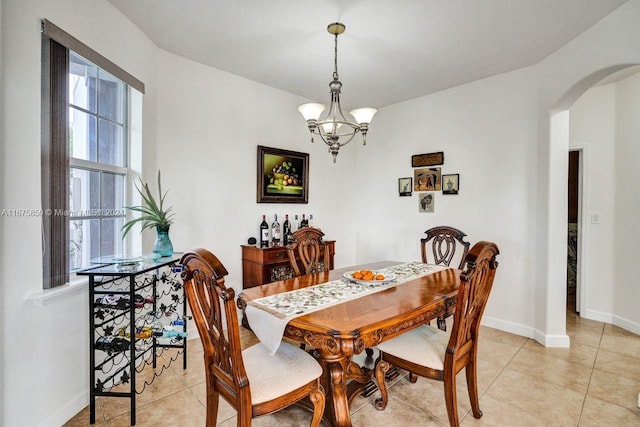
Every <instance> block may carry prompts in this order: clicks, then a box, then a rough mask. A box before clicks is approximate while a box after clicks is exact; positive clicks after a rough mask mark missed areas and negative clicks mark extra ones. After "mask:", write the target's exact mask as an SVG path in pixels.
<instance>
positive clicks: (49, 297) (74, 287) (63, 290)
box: [27, 278, 89, 307]
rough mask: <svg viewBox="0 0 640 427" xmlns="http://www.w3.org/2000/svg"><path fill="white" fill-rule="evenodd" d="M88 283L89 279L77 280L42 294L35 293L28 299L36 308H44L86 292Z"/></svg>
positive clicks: (44, 290)
mask: <svg viewBox="0 0 640 427" xmlns="http://www.w3.org/2000/svg"><path fill="white" fill-rule="evenodd" d="M88 283H89V279H87V278H82V279H77V280H74V281H72V282H69V283H67V284H65V285H62V286H58V287H56V288H53V289H43V290H42V291H40V292H34V293H32V294H31V295H29V296H28V297H27V300H28V301H31V302H32V303H33V305H35V306H38V307H44V306H45V305H49V304H51V303H53V302H55V301H58V300H60V299H62V298H66V297H68V296H71V295H77V294H79V293H81V292H84V291H85V290H86V289H87V286H86V285H87V284H88Z"/></svg>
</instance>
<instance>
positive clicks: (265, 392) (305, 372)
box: [242, 342, 322, 404]
mask: <svg viewBox="0 0 640 427" xmlns="http://www.w3.org/2000/svg"><path fill="white" fill-rule="evenodd" d="M242 359H243V361H244V368H245V371H246V372H247V377H248V378H249V387H250V388H251V402H252V403H253V404H257V403H263V402H267V401H269V400H273V399H275V398H277V397H280V396H282V395H284V394H287V393H289V392H290V391H292V390H295V389H297V388H299V387H302V386H303V385H305V384H307V383H309V382H311V381H313V380H314V379H316V378H318V377H320V375H322V367H321V366H320V364H319V363H318V362H317V361H316V360H315V359H314V358H313V356H311V355H310V354H309V353H307V352H305V351H304V350H301V349H300V348H298V347H295V346H293V345H291V344H288V343H285V342H283V343H282V344H281V345H280V347H278V350H277V351H276V353H275V354H273V355H272V354H271V353H270V352H269V349H267V347H266V346H264V345H262V344H256V345H254V346H251V347H249V348H247V349H245V350H243V351H242Z"/></svg>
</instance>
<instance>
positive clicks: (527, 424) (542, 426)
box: [460, 395, 558, 427]
mask: <svg viewBox="0 0 640 427" xmlns="http://www.w3.org/2000/svg"><path fill="white" fill-rule="evenodd" d="M480 410H481V411H482V413H483V415H482V418H479V419H476V418H474V417H473V414H471V413H469V414H468V415H467V416H466V417H464V419H463V420H462V421H461V422H460V425H461V426H487V427H497V426H509V427H548V426H550V425H558V424H549V423H548V421H546V420H543V419H541V418H540V417H539V416H538V414H535V413H531V412H527V411H525V410H523V409H522V408H521V407H519V406H516V405H514V404H513V403H511V402H509V401H505V400H503V399H496V398H494V397H491V396H486V395H485V396H483V397H482V398H480Z"/></svg>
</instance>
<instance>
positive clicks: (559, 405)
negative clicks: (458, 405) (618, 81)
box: [480, 366, 584, 426]
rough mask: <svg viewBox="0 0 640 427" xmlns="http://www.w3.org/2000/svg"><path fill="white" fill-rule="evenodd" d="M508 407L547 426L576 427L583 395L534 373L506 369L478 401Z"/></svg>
mask: <svg viewBox="0 0 640 427" xmlns="http://www.w3.org/2000/svg"><path fill="white" fill-rule="evenodd" d="M489 397H490V398H493V399H496V400H499V401H503V402H505V403H510V404H512V405H514V406H516V407H518V408H520V409H522V410H523V411H525V412H527V413H530V414H537V416H538V417H539V418H540V419H541V420H543V421H546V422H547V425H558V426H569V425H577V423H578V418H579V416H580V411H581V408H582V402H583V400H584V393H578V392H575V391H573V390H570V389H568V388H567V387H565V386H562V385H558V384H554V383H551V382H548V381H546V380H544V379H542V378H540V377H538V375H537V374H534V373H529V374H527V373H522V372H519V371H516V370H513V369H511V367H510V366H509V367H507V369H505V371H504V372H503V373H502V374H501V375H500V376H499V377H498V379H496V381H495V382H494V383H493V384H492V385H491V387H489V389H488V390H487V392H486V393H485V394H484V395H483V396H481V398H480V407H481V408H482V404H483V401H484V400H485V399H487V398H489Z"/></svg>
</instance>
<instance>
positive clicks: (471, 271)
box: [445, 241, 500, 372]
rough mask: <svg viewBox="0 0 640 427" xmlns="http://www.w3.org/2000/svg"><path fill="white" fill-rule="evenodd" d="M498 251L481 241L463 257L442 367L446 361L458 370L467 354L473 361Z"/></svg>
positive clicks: (489, 243)
mask: <svg viewBox="0 0 640 427" xmlns="http://www.w3.org/2000/svg"><path fill="white" fill-rule="evenodd" d="M499 253H500V251H499V249H498V246H496V244H495V243H491V242H486V241H481V242H478V243H476V244H475V245H473V248H472V249H471V251H470V252H469V254H468V255H467V257H466V259H465V270H464V271H463V272H462V274H461V275H460V288H459V289H458V296H457V301H456V310H455V313H454V314H453V327H452V328H451V337H450V338H449V343H448V345H447V351H446V354H445V369H447V363H449V364H451V365H452V366H454V367H455V368H456V369H455V372H458V371H459V370H460V369H461V368H462V367H463V366H466V365H467V363H468V362H469V359H470V357H473V360H474V361H475V358H476V354H477V346H478V341H477V338H478V332H479V330H480V320H481V319H482V314H483V313H484V309H485V307H486V306H487V301H488V300H489V294H490V293H491V288H492V287H493V279H494V278H495V275H496V269H497V268H498V261H496V256H497V255H498V254H499Z"/></svg>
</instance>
